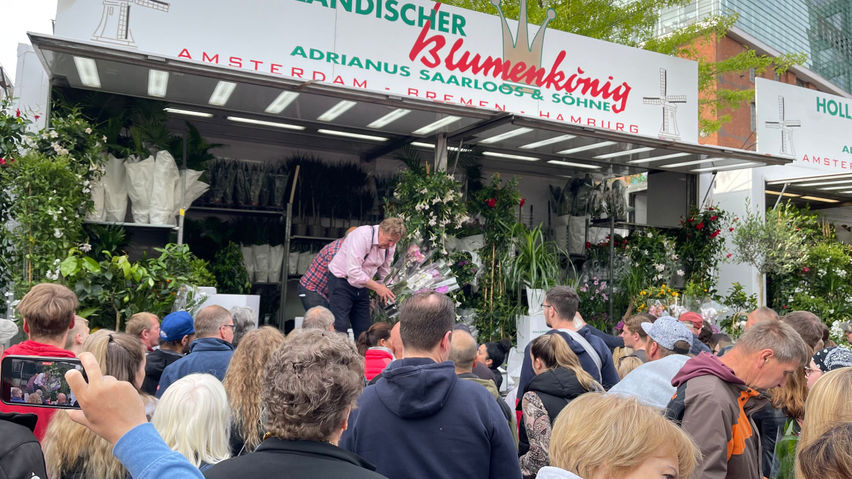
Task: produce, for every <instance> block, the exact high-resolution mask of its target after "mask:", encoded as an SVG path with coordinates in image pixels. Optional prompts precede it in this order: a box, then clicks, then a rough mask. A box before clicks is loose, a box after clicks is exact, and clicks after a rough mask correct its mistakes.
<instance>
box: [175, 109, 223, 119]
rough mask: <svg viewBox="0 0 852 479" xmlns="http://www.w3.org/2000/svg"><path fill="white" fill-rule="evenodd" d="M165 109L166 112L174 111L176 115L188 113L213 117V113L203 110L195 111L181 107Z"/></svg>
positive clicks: (188, 114) (187, 114) (189, 114)
mask: <svg viewBox="0 0 852 479" xmlns="http://www.w3.org/2000/svg"><path fill="white" fill-rule="evenodd" d="M163 111H165V112H166V113H172V114H175V115H186V116H198V117H202V118H212V117H213V114H212V113H207V112H203V111H195V110H183V109H181V108H163Z"/></svg>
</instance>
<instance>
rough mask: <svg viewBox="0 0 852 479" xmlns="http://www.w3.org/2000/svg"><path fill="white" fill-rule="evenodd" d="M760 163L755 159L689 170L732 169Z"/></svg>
mask: <svg viewBox="0 0 852 479" xmlns="http://www.w3.org/2000/svg"><path fill="white" fill-rule="evenodd" d="M760 164H762V163H758V162H756V161H747V162H745V163H737V164H736V165H725V166H710V167H707V168H698V169H695V170H690V171H691V172H692V173H707V172H710V171H721V170H732V169H735V168H745V167H746V166H752V165H760Z"/></svg>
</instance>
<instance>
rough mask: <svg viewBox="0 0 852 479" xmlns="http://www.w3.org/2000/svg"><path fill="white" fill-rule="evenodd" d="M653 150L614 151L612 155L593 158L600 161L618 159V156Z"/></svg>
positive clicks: (644, 148)
mask: <svg viewBox="0 0 852 479" xmlns="http://www.w3.org/2000/svg"><path fill="white" fill-rule="evenodd" d="M651 150H653V148H650V147H642V148H634V149H632V150H624V151H616V152H613V153H606V154H604V155H598V156H596V157H595V158H596V159H600V160H607V159H610V158H618V157H619V156H628V155H634V154H637V153H645V152H646V151H651Z"/></svg>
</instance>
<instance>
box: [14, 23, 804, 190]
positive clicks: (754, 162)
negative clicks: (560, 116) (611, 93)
mask: <svg viewBox="0 0 852 479" xmlns="http://www.w3.org/2000/svg"><path fill="white" fill-rule="evenodd" d="M30 39H31V41H32V43H33V46H34V47H35V49H36V51H37V52H38V54H39V56H40V58H41V60H42V62H43V64H44V66H45V68H46V69H47V70H48V72H49V73H50V75H51V76H52V77H53V78H54V80H55V81H58V82H60V83H64V84H67V85H68V86H71V87H73V88H80V89H89V90H98V91H104V92H111V93H116V94H122V95H129V96H134V97H143V98H152V99H157V100H162V101H166V102H168V103H169V104H170V108H169V111H170V112H171V113H173V114H175V115H177V116H183V117H186V118H189V117H192V118H193V122H194V123H198V124H200V125H203V126H204V128H201V127H200V128H201V129H202V131H203V132H204V133H205V134H207V135H210V134H214V135H215V136H216V137H218V138H228V137H233V138H241V139H256V140H258V141H265V142H270V143H280V144H287V145H290V146H293V147H296V148H305V149H313V150H317V151H339V152H349V153H354V154H358V155H359V156H360V157H361V158H362V159H364V160H372V159H374V158H377V157H379V156H383V155H387V154H390V153H392V152H394V151H396V150H397V149H399V148H400V147H402V146H404V145H409V144H410V145H413V146H414V147H416V148H420V149H422V150H424V151H428V150H431V149H434V148H435V138H436V135H438V134H442V135H446V139H447V145H448V147H449V150H450V151H449V153H450V157H451V161H452V155H453V154H454V152H455V151H458V149H459V148H461V149H470V148H474V147H475V148H477V150H478V151H479V153H480V154H481V155H482V158H483V160H484V161H485V164H486V166H489V167H494V168H496V169H501V170H505V171H517V172H519V173H523V174H537V175H547V176H551V175H553V176H575V175H577V174H583V173H592V174H597V175H600V176H607V177H608V176H621V175H627V174H634V173H640V172H645V171H649V170H650V171H654V170H659V171H672V172H678V173H689V174H697V173H713V172H717V171H727V170H735V169H741V168H754V167H760V166H767V165H781V164H786V163H789V162H790V161H791V160H792V159H790V158H784V157H777V156H770V155H763V154H758V153H755V152H752V151H747V150H740V149H732V148H722V147H715V146H705V145H698V144H692V143H683V142H674V141H669V140H663V139H657V138H650V137H645V136H637V135H632V134H630V133H628V132H624V131H617V130H611V129H603V128H595V127H591V126H584V125H578V124H574V123H571V122H566V121H558V120H554V119H548V118H536V117H529V116H522V115H515V114H511V113H507V112H502V111H495V110H492V109H485V108H478V107H476V106H461V105H451V104H445V103H439V102H436V101H429V100H424V99H418V98H405V97H400V96H397V95H390V94H382V93H377V92H370V91H365V90H360V89H357V88H352V87H349V86H344V85H334V84H329V83H323V82H317V81H312V80H299V79H292V78H285V77H282V76H277V75H271V74H260V73H256V72H248V71H242V70H234V69H229V68H225V67H221V66H217V65H213V64H208V63H202V62H197V61H186V60H178V59H166V58H162V57H157V56H152V55H146V54H142V53H138V52H129V51H125V50H118V49H113V48H109V47H105V46H102V45H99V44H94V43H84V42H77V41H67V40H63V39H60V38H56V37H52V36H46V35H37V34H32V33H31V34H30Z"/></svg>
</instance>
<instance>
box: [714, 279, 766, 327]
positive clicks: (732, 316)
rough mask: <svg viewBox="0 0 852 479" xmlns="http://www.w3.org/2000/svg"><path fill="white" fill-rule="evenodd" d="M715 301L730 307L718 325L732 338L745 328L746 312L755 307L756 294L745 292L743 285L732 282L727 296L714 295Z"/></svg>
mask: <svg viewBox="0 0 852 479" xmlns="http://www.w3.org/2000/svg"><path fill="white" fill-rule="evenodd" d="M715 299H716V301H718V302H719V303H721V304H723V305H725V306H727V307H728V308H730V309H731V311H730V313H729V314H728V315H727V317H725V318H723V319H722V320H721V321H720V322H719V327H720V328H721V329H722V330H723V331H725V332H727V333H728V334H729V335H730V336H731V337H732V338H737V337H738V336H739V335H740V334H742V332H743V331H744V330H745V324H746V320H747V316H748V313H750V312H751V311H754V310H755V309H756V308H757V295H756V294H747V293H746V292H745V289H744V288H743V285H742V284H740V283H736V282H735V283H733V284H732V285H731V288H730V289H729V290H728V294H727V296H722V295H719V296H716V298H715Z"/></svg>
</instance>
